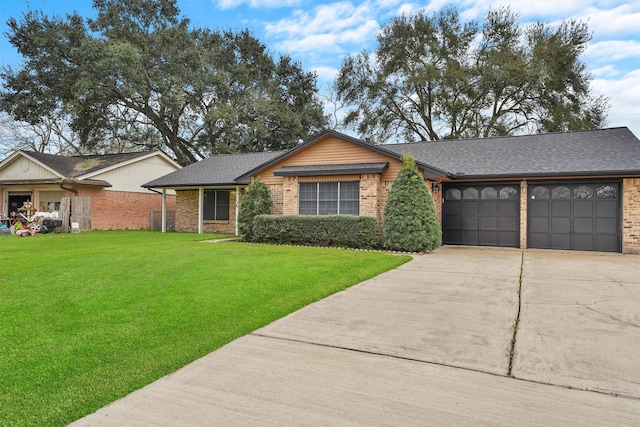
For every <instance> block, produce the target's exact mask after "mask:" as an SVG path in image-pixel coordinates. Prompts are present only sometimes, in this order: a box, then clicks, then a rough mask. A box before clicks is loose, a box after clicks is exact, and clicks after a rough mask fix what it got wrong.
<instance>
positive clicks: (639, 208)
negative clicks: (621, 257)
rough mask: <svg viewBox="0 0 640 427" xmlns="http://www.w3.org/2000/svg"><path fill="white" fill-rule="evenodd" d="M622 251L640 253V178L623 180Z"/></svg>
mask: <svg viewBox="0 0 640 427" xmlns="http://www.w3.org/2000/svg"><path fill="white" fill-rule="evenodd" d="M622 252H623V253H630V254H640V178H625V179H624V180H623V181H622Z"/></svg>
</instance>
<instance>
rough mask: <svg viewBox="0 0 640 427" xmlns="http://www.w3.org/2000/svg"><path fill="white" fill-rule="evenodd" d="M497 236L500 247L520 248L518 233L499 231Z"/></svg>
mask: <svg viewBox="0 0 640 427" xmlns="http://www.w3.org/2000/svg"><path fill="white" fill-rule="evenodd" d="M498 236H500V244H501V246H509V247H513V248H517V247H518V246H520V244H519V243H520V233H519V232H518V231H500V232H499V233H498Z"/></svg>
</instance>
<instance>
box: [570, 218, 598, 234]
mask: <svg viewBox="0 0 640 427" xmlns="http://www.w3.org/2000/svg"><path fill="white" fill-rule="evenodd" d="M593 231H594V230H593V217H589V218H574V220H573V232H574V233H593Z"/></svg>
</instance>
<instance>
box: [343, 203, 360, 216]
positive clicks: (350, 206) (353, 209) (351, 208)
mask: <svg viewBox="0 0 640 427" xmlns="http://www.w3.org/2000/svg"><path fill="white" fill-rule="evenodd" d="M359 213H360V202H359V201H357V200H356V201H346V200H341V201H340V215H358V214H359Z"/></svg>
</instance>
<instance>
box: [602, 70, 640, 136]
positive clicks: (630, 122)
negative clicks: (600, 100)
mask: <svg viewBox="0 0 640 427" xmlns="http://www.w3.org/2000/svg"><path fill="white" fill-rule="evenodd" d="M591 87H592V90H593V94H594V95H604V96H608V97H610V101H609V102H610V104H611V109H610V110H609V126H611V127H616V126H627V127H629V129H631V131H632V132H633V133H634V134H635V135H636V136H638V137H640V103H638V99H640V70H634V71H631V72H629V73H627V74H625V75H624V76H622V77H621V78H619V79H606V78H596V79H594V80H593V81H592V84H591Z"/></svg>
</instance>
